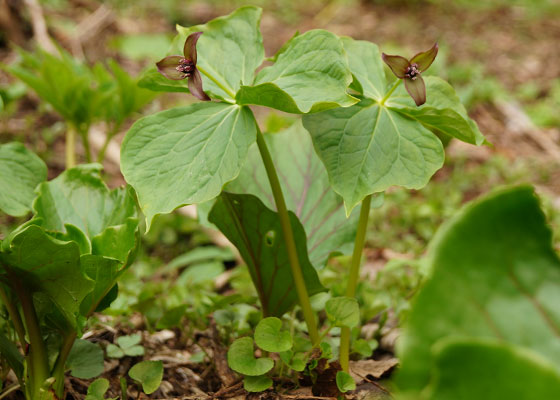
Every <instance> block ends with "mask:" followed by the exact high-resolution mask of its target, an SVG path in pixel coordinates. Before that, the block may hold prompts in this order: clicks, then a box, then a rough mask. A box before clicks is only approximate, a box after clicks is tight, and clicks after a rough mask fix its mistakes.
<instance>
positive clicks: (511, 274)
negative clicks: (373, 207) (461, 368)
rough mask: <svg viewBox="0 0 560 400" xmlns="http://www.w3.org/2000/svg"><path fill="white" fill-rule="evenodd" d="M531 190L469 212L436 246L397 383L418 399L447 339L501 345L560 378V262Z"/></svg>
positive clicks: (405, 339)
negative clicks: (530, 356) (436, 349)
mask: <svg viewBox="0 0 560 400" xmlns="http://www.w3.org/2000/svg"><path fill="white" fill-rule="evenodd" d="M551 240H552V235H551V231H550V228H549V227H548V226H547V225H546V220H545V216H544V214H543V212H542V211H541V209H540V208H539V201H538V199H537V197H536V196H535V194H534V192H533V190H532V189H531V188H530V187H524V186H522V187H515V188H507V189H503V190H500V191H497V192H495V193H493V194H490V195H488V196H486V197H485V198H482V199H480V200H478V201H475V202H473V203H471V204H470V205H468V206H467V207H465V208H464V209H463V210H462V211H461V212H460V213H459V214H458V215H457V216H456V217H455V218H454V219H453V220H452V221H450V222H449V223H448V224H447V225H446V226H445V227H444V228H442V229H440V231H439V232H438V233H437V235H436V237H435V238H434V239H433V242H432V243H431V247H430V252H429V258H428V263H429V266H430V269H431V271H430V278H429V279H428V281H427V282H426V284H425V285H424V286H423V288H422V290H421V291H420V293H419V294H418V295H417V297H416V299H415V302H414V304H413V306H412V310H411V312H410V315H409V317H408V320H407V325H406V326H405V329H404V331H403V334H402V336H401V338H400V346H399V348H398V350H399V351H398V354H399V358H400V359H401V361H402V366H401V370H400V373H399V375H398V379H397V382H398V384H399V386H400V387H401V388H402V389H403V390H404V391H410V392H412V393H418V392H419V391H421V390H422V389H423V388H424V387H425V386H426V385H427V384H428V382H429V381H430V379H431V369H432V367H433V365H434V360H433V356H432V348H433V345H434V344H435V343H436V342H438V341H439V340H440V339H443V338H446V337H456V336H460V337H463V338H496V339H499V340H500V341H502V342H504V343H510V344H512V345H517V346H521V347H524V348H526V349H530V350H532V351H533V352H535V353H537V354H539V355H540V356H541V357H543V358H545V359H548V360H550V361H551V362H552V363H554V364H555V365H556V367H557V368H558V369H559V370H560V340H558V337H559V335H560V309H559V308H558V299H559V297H558V293H560V260H559V259H558V256H557V254H556V253H555V251H554V248H553V247H552V245H551Z"/></svg>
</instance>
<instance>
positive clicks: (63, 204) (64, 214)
mask: <svg viewBox="0 0 560 400" xmlns="http://www.w3.org/2000/svg"><path fill="white" fill-rule="evenodd" d="M100 171H101V165H99V164H86V165H81V166H78V167H75V168H72V169H69V170H66V171H65V172H63V173H62V174H61V175H59V176H58V177H57V178H55V179H53V180H52V181H50V182H45V183H43V184H41V185H40V186H39V188H38V189H37V192H38V196H37V198H36V199H35V202H34V203H33V208H34V210H35V216H36V217H38V218H41V219H42V225H41V226H42V227H43V228H44V229H46V230H50V231H57V232H65V231H66V226H65V225H66V224H72V225H73V226H75V227H77V228H79V229H80V230H81V231H82V232H84V233H85V234H86V235H87V237H88V238H89V239H90V240H91V242H92V251H93V254H99V255H103V256H108V257H113V258H116V259H119V260H120V261H121V262H126V261H127V260H128V257H129V254H130V253H131V251H132V250H133V249H134V248H135V246H136V237H135V232H136V228H137V225H138V221H137V218H136V205H135V202H134V198H133V197H132V194H131V193H129V192H128V191H127V190H126V189H124V188H118V189H115V190H109V188H107V186H106V185H105V183H103V180H102V179H101V177H100Z"/></svg>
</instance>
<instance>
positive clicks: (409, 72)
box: [404, 63, 420, 81]
mask: <svg viewBox="0 0 560 400" xmlns="http://www.w3.org/2000/svg"><path fill="white" fill-rule="evenodd" d="M404 76H406V77H407V78H410V79H412V80H413V81H415V80H416V79H418V76H420V70H419V69H418V64H416V63H414V64H412V65H411V66H410V67H408V68H407V69H406V72H405V73H404Z"/></svg>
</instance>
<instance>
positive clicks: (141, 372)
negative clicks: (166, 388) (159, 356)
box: [128, 361, 163, 394]
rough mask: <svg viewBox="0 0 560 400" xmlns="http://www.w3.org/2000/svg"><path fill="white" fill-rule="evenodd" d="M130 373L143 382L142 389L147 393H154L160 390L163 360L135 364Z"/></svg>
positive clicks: (132, 376)
mask: <svg viewBox="0 0 560 400" xmlns="http://www.w3.org/2000/svg"><path fill="white" fill-rule="evenodd" d="M128 375H129V376H130V377H131V378H132V379H134V380H135V381H137V382H140V383H141V384H142V390H143V391H144V393H146V394H152V393H153V392H155V391H156V390H158V388H159V385H160V384H161V380H162V378H163V363H162V362H161V361H141V362H139V363H138V364H135V365H134V366H133V367H132V368H130V371H128Z"/></svg>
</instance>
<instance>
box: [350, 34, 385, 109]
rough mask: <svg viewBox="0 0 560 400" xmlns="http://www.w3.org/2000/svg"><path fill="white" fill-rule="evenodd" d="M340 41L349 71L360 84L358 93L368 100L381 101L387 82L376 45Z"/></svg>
mask: <svg viewBox="0 0 560 400" xmlns="http://www.w3.org/2000/svg"><path fill="white" fill-rule="evenodd" d="M341 40H342V44H343V46H344V50H345V51H346V53H347V54H348V64H349V66H350V71H352V74H353V75H354V77H355V79H356V80H357V81H358V82H359V84H360V88H359V89H360V90H359V91H360V93H362V94H363V95H364V96H365V97H367V98H370V99H374V100H378V101H379V100H381V99H383V96H384V95H385V90H386V87H387V80H386V79H385V71H384V69H383V63H382V62H381V53H380V52H379V48H378V47H377V45H376V44H374V43H371V42H366V41H363V40H354V39H352V38H349V37H343V38H341Z"/></svg>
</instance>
